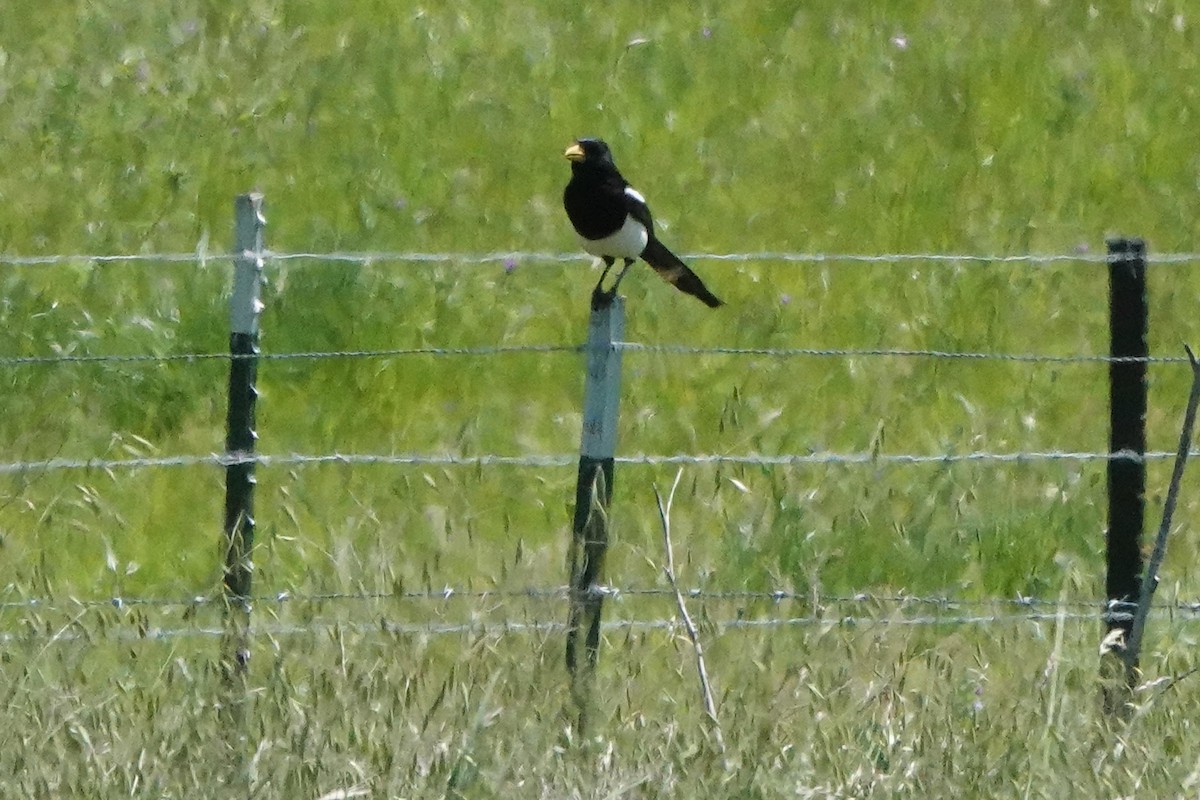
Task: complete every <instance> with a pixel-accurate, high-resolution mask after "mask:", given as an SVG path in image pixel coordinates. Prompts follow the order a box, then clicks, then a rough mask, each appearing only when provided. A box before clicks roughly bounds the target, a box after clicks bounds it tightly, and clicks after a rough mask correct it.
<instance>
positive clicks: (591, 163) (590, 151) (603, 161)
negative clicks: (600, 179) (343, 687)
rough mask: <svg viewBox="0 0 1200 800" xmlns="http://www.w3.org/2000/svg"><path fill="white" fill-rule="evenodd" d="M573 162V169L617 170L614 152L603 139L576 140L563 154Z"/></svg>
mask: <svg viewBox="0 0 1200 800" xmlns="http://www.w3.org/2000/svg"><path fill="white" fill-rule="evenodd" d="M563 155H564V156H566V157H567V159H568V160H570V162H571V168H572V169H578V168H579V167H591V168H596V167H599V168H601V169H606V168H615V167H616V165H615V164H614V163H613V157H612V151H611V150H609V149H608V145H607V144H605V143H604V141H603V140H601V139H576V140H575V143H574V144H572V145H571V146H570V147H568V148H567V150H566V152H565V153H563Z"/></svg>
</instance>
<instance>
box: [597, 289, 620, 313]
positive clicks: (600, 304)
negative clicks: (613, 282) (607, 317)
mask: <svg viewBox="0 0 1200 800" xmlns="http://www.w3.org/2000/svg"><path fill="white" fill-rule="evenodd" d="M616 296H617V287H615V286H614V287H613V288H611V289H609V290H608V291H607V292H606V291H604V290H603V289H601V288H600V284H598V283H597V284H596V288H595V289H593V290H592V311H599V310H601V309H604V308H608V307H609V306H610V305H612V301H613V299H614V298H615V297H616Z"/></svg>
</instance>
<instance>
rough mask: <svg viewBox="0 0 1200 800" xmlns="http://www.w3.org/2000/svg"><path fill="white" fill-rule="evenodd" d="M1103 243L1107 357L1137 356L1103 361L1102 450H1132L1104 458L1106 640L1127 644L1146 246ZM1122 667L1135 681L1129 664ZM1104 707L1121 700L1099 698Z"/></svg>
mask: <svg viewBox="0 0 1200 800" xmlns="http://www.w3.org/2000/svg"><path fill="white" fill-rule="evenodd" d="M1107 245H1108V256H1109V258H1108V288H1109V294H1108V298H1109V333H1110V335H1111V348H1110V351H1109V352H1110V353H1111V355H1112V356H1113V358H1134V359H1142V360H1139V361H1113V362H1110V363H1109V371H1108V375H1109V393H1110V399H1111V405H1110V407H1109V432H1110V439H1109V452H1110V454H1112V455H1118V454H1121V455H1125V456H1133V458H1128V457H1127V458H1113V459H1111V460H1110V461H1109V462H1108V530H1107V532H1106V546H1107V559H1108V563H1107V567H1108V572H1107V579H1106V581H1105V589H1106V594H1107V598H1108V604H1107V610H1106V614H1105V625H1106V627H1107V629H1108V630H1107V636H1106V641H1109V642H1111V641H1113V640H1114V639H1113V638H1109V637H1116V638H1119V639H1120V641H1121V644H1122V645H1125V644H1128V643H1129V640H1130V633H1131V631H1132V628H1133V611H1134V609H1135V608H1136V606H1137V601H1138V596H1139V594H1140V591H1141V573H1142V550H1141V542H1142V526H1143V519H1144V516H1145V508H1146V463H1145V461H1144V460H1143V458H1142V457H1143V456H1144V455H1145V453H1146V404H1147V400H1146V394H1147V386H1146V367H1147V362H1146V361H1145V360H1144V359H1147V358H1149V356H1150V348H1149V344H1148V342H1147V332H1148V330H1149V316H1150V310H1149V300H1148V298H1147V294H1146V245H1145V242H1143V241H1142V240H1141V239H1110V240H1108V242H1107ZM1121 663H1122V664H1123V665H1124V666H1125V667H1126V675H1125V680H1126V682H1129V681H1132V680H1135V677H1136V676H1135V675H1134V671H1135V670H1136V668H1137V665H1136V664H1131V663H1127V662H1123V661H1122V662H1121ZM1105 705H1106V706H1107V707H1108V708H1109V709H1110V710H1116V708H1115V707H1116V706H1121V705H1123V703H1121V702H1119V701H1118V700H1117V698H1116V697H1113V696H1106V701H1105Z"/></svg>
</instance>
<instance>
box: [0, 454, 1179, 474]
mask: <svg viewBox="0 0 1200 800" xmlns="http://www.w3.org/2000/svg"><path fill="white" fill-rule="evenodd" d="M1189 455H1190V456H1200V450H1192V451H1191V452H1190V453H1189ZM1174 457H1175V453H1173V452H1167V451H1165V450H1163V451H1151V452H1147V453H1144V454H1141V455H1139V454H1137V453H1135V452H1133V451H1132V450H1118V451H1116V452H1111V453H1110V452H1069V451H1018V452H1011V453H995V452H983V451H979V452H969V453H933V454H928V455H926V454H919V453H875V452H858V453H792V454H780V455H762V454H758V453H746V454H724V453H710V454H687V453H680V454H676V455H649V454H639V455H629V456H617V457H616V458H614V459H613V460H614V461H615V462H616V463H618V464H631V465H642V466H665V465H696V466H699V465H733V466H754V467H796V466H816V465H836V464H845V465H855V464H869V465H874V466H897V465H919V464H942V465H950V464H963V463H999V464H1030V463H1035V462H1039V461H1050V462H1055V461H1105V462H1107V461H1129V462H1133V463H1141V462H1150V461H1163V460H1166V459H1171V458H1174ZM577 461H578V456H575V455H571V454H566V453H564V454H560V455H554V454H527V455H516V456H506V455H498V454H492V453H489V454H483V455H457V454H441V453H395V454H366V453H322V454H316V455H308V454H302V453H290V454H285V455H266V454H257V453H245V452H237V453H209V454H203V455H202V454H196V455H173V456H140V457H133V458H48V459H40V460H29V461H12V462H8V463H3V464H0V475H9V474H15V473H24V472H54V471H61V470H104V471H117V470H134V469H145V468H151V469H153V468H165V467H192V466H216V467H232V466H237V465H240V464H256V465H258V466H262V467H278V466H306V465H322V464H338V465H343V466H360V465H377V466H442V467H464V466H465V467H496V466H510V467H534V468H548V467H566V466H573V465H575V464H576V462H577Z"/></svg>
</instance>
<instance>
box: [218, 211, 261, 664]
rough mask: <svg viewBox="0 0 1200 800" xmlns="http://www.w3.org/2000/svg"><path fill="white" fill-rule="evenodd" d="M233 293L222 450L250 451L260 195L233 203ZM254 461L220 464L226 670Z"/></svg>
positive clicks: (244, 640) (242, 610) (241, 602)
mask: <svg viewBox="0 0 1200 800" xmlns="http://www.w3.org/2000/svg"><path fill="white" fill-rule="evenodd" d="M234 213H235V223H234V225H235V233H234V245H233V249H234V257H233V264H234V272H233V295H232V297H231V298H230V301H229V321H230V325H229V354H230V360H229V413H228V416H227V418H226V434H225V452H226V454H227V455H228V456H231V457H235V458H236V457H238V456H250V455H253V454H254V448H255V442H256V440H257V438H258V434H257V433H256V432H255V429H254V407H255V402H256V400H257V399H258V390H257V388H256V382H257V378H258V319H259V314H260V312H261V311H262V301H261V299H260V293H261V288H262V271H263V257H262V253H263V250H264V248H265V243H264V236H263V228H264V227H265V226H266V219H265V218H264V217H263V196H262V195H261V194H258V193H257V192H255V193H250V194H243V195H239V196H238V198H237V200H236V201H235V203H234ZM255 483H256V481H255V478H254V463H253V462H239V463H231V464H228V465H227V466H226V468H225V597H226V621H227V623H229V624H228V626H227V628H228V635H229V637H230V638H229V641H228V642H227V644H226V647H227V649H226V651H225V655H224V656H223V657H224V658H226V659H228V660H227V661H226V669H227V670H232V671H233V672H234V673H244V671H245V669H246V666H247V664H248V663H249V660H250V647H249V630H248V629H249V624H250V584H251V579H252V577H253V575H254V564H253V561H252V559H251V550H252V549H253V547H254V486H255Z"/></svg>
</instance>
